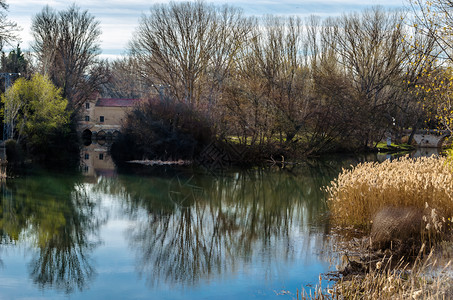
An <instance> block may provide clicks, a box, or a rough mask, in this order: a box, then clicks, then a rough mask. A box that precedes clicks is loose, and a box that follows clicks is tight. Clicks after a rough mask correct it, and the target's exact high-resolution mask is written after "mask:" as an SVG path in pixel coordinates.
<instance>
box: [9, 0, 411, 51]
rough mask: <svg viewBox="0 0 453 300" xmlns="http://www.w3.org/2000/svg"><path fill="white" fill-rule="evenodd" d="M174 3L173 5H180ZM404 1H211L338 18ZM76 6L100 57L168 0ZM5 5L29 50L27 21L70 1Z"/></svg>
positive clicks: (97, 0) (86, 0)
mask: <svg viewBox="0 0 453 300" xmlns="http://www.w3.org/2000/svg"><path fill="white" fill-rule="evenodd" d="M182 1H183V0H178V1H177V2H182ZM403 1H404V0H394V1H389V0H381V1H379V0H320V1H317V0H283V1H272V0H257V1H246V0H230V1H225V0H211V1H209V0H208V1H206V2H208V3H214V4H225V3H228V4H230V5H233V6H238V7H241V8H242V9H243V10H244V13H245V14H247V15H264V14H276V15H277V14H278V15H300V16H302V17H304V16H308V15H311V14H316V15H320V16H329V15H339V14H341V13H344V12H347V11H351V10H360V9H362V8H364V7H369V6H373V5H382V6H384V7H391V8H395V7H402V6H403V3H404V2H403ZM74 2H75V3H76V5H78V6H80V7H81V8H82V9H88V10H89V12H90V13H91V14H93V15H94V16H95V17H96V18H97V19H98V20H99V21H100V22H101V29H102V36H101V41H102V42H101V47H102V49H103V53H104V56H110V55H119V54H121V53H124V51H125V49H126V47H127V44H128V42H129V40H130V38H131V36H132V34H133V32H134V30H135V28H136V27H137V25H138V21H139V18H140V16H141V15H142V14H143V13H146V12H147V11H148V10H149V8H150V7H151V6H152V5H153V4H156V3H167V2H169V1H160V0H154V1H149V0H148V1H144V0H129V1H124V0H121V1H120V0H111V1H101V0H75V1H74ZM7 3H8V4H9V12H8V16H9V18H10V19H12V20H14V21H16V22H17V23H18V24H19V25H20V26H21V27H22V28H23V31H22V33H21V38H22V44H21V47H22V48H23V49H25V50H26V49H29V48H30V43H31V42H32V36H31V34H30V26H31V19H32V17H33V15H35V14H36V13H38V12H39V11H41V9H42V8H43V7H44V6H45V5H49V6H51V7H53V8H55V9H56V10H61V9H65V8H67V7H68V6H69V5H71V3H72V2H69V1H63V0H7Z"/></svg>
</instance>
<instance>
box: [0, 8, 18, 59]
mask: <svg viewBox="0 0 453 300" xmlns="http://www.w3.org/2000/svg"><path fill="white" fill-rule="evenodd" d="M7 10H8V4H6V0H0V51H1V50H2V49H3V47H4V46H5V44H8V45H10V46H12V42H15V41H18V40H19V37H18V35H17V34H18V31H20V30H21V28H20V27H19V26H17V23H16V22H13V21H11V20H8V18H7V14H6V11H7Z"/></svg>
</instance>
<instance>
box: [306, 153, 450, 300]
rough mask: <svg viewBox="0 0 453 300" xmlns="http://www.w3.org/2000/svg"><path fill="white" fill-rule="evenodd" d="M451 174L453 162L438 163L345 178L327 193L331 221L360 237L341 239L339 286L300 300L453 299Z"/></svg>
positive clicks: (407, 163) (386, 166)
mask: <svg viewBox="0 0 453 300" xmlns="http://www.w3.org/2000/svg"><path fill="white" fill-rule="evenodd" d="M452 174H453V168H452V165H451V160H449V159H448V158H443V157H434V156H433V157H423V158H417V159H411V158H409V157H407V156H406V157H403V158H399V159H397V160H393V161H390V160H388V161H385V162H383V163H363V164H359V165H357V166H355V167H352V168H351V169H348V170H343V172H342V173H341V174H340V175H339V176H338V178H337V179H335V180H334V181H332V182H331V186H330V187H328V188H327V189H326V190H327V192H328V197H329V198H328V199H329V200H328V201H329V206H330V211H331V218H332V221H333V224H335V225H336V226H337V227H336V228H337V229H338V228H339V230H344V229H345V228H349V230H351V229H352V230H355V231H356V232H357V230H359V231H358V232H361V233H362V236H361V237H360V238H357V237H355V238H354V239H351V240H350V242H345V241H344V240H345V236H346V235H342V234H339V235H338V236H337V238H338V237H341V238H339V239H343V241H342V242H341V245H343V246H341V247H344V249H342V252H345V254H344V255H343V256H341V258H340V264H339V266H338V267H337V268H338V272H337V273H336V276H338V277H337V280H336V282H335V284H334V285H333V286H332V287H331V288H327V289H325V288H320V287H321V284H320V287H319V288H318V289H316V290H315V291H313V292H312V293H311V294H307V293H305V292H302V293H298V295H297V299H451V298H452V297H453V285H452V284H453V273H452V269H451V267H450V257H451V249H453V247H452V242H451V223H452V218H453V217H452V216H453V205H452V200H453V199H452V197H453V190H452V187H453V175H452ZM449 249H450V250H449ZM330 279H332V277H331V278H330Z"/></svg>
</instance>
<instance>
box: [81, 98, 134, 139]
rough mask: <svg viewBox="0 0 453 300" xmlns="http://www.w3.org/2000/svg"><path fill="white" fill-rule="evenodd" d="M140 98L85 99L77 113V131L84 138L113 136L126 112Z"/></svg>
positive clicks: (118, 131)
mask: <svg viewBox="0 0 453 300" xmlns="http://www.w3.org/2000/svg"><path fill="white" fill-rule="evenodd" d="M141 101H142V100H140V99H116V98H99V97H95V98H94V99H91V100H87V101H86V102H85V103H84V105H83V108H82V111H81V112H80V113H79V116H80V119H79V122H78V127H79V132H80V133H81V134H82V136H83V137H84V138H94V139H104V138H115V137H116V136H117V135H118V134H119V133H120V131H121V125H122V123H123V120H124V119H125V118H126V114H127V113H128V112H129V111H131V110H132V109H133V108H134V107H135V106H136V105H138V104H139V103H140V102H141Z"/></svg>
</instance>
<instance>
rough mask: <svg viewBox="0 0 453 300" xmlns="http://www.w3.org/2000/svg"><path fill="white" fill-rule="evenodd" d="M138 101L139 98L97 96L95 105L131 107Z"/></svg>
mask: <svg viewBox="0 0 453 300" xmlns="http://www.w3.org/2000/svg"><path fill="white" fill-rule="evenodd" d="M140 102H141V100H140V99H116V98H99V99H98V101H97V102H96V106H109V107H132V106H134V105H137V104H138V103H140Z"/></svg>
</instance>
